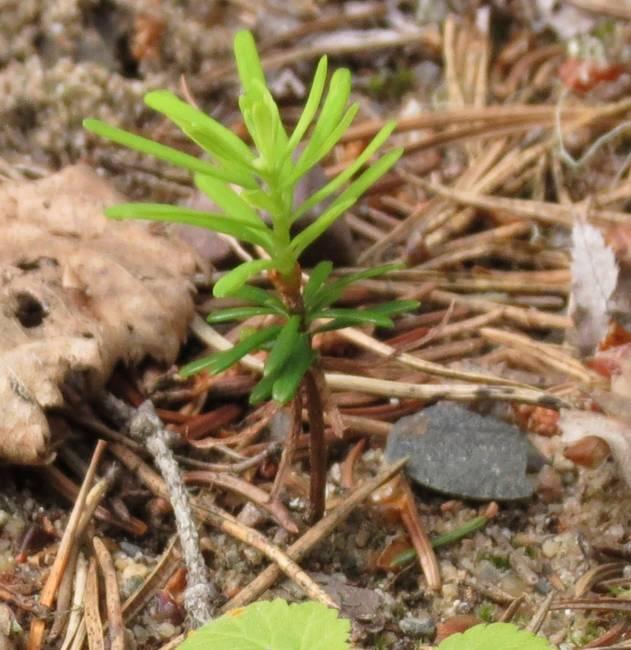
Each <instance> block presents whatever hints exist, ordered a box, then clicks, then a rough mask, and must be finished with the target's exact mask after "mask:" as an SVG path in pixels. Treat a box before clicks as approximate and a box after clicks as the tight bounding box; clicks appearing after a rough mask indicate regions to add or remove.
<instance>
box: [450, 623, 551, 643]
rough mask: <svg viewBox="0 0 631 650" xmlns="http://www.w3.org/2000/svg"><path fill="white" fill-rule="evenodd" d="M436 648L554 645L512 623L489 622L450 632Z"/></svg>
mask: <svg viewBox="0 0 631 650" xmlns="http://www.w3.org/2000/svg"><path fill="white" fill-rule="evenodd" d="M438 650H554V646H552V645H550V644H549V643H548V642H547V641H546V640H545V639H544V638H542V637H540V636H537V635H535V634H533V633H532V632H528V630H521V629H520V628H518V627H517V626H516V625H513V624H512V623H491V624H490V625H486V624H482V625H475V626H474V627H472V628H469V629H468V630H467V631H466V632H463V633H461V634H452V635H451V636H450V637H447V638H446V639H445V640H444V641H443V642H442V643H441V644H440V645H439V646H438Z"/></svg>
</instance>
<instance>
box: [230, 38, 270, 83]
mask: <svg viewBox="0 0 631 650" xmlns="http://www.w3.org/2000/svg"><path fill="white" fill-rule="evenodd" d="M234 57H235V59H236V62H237V70H238V72H239V79H240V80H241V85H242V86H243V88H244V89H245V90H246V91H248V90H249V89H250V88H251V87H252V85H253V84H254V82H255V81H259V82H260V83H262V84H263V85H265V74H264V73H263V67H262V66H261V60H260V59H259V55H258V52H257V51H256V43H255V42H254V37H253V36H252V33H251V32H249V31H247V30H242V31H240V32H237V34H236V35H235V37H234Z"/></svg>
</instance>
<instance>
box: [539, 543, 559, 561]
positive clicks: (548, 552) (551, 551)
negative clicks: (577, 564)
mask: <svg viewBox="0 0 631 650" xmlns="http://www.w3.org/2000/svg"><path fill="white" fill-rule="evenodd" d="M560 547H561V545H560V544H559V542H557V541H555V540H554V539H546V540H545V541H544V542H543V544H542V545H541V552H542V553H543V554H544V555H545V556H546V557H547V558H548V559H549V560H550V559H552V558H553V557H555V556H556V555H557V553H558V552H559V548H560Z"/></svg>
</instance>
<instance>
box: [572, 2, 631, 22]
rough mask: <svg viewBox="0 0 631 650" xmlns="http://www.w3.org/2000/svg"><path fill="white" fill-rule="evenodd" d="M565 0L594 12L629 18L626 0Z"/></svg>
mask: <svg viewBox="0 0 631 650" xmlns="http://www.w3.org/2000/svg"><path fill="white" fill-rule="evenodd" d="M565 2H567V3H568V4H571V5H574V6H575V7H578V8H579V9H585V11H591V12H592V13H595V14H605V15H606V16H613V17H614V18H626V19H627V20H631V5H630V4H629V3H628V2H627V1H626V0H565Z"/></svg>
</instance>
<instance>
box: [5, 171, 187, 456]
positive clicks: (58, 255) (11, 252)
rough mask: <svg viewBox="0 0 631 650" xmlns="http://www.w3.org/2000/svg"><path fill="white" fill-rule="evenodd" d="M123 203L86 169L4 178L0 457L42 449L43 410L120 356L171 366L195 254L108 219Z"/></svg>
mask: <svg viewBox="0 0 631 650" xmlns="http://www.w3.org/2000/svg"><path fill="white" fill-rule="evenodd" d="M122 199H123V197H122V196H120V195H119V194H118V193H117V192H116V191H115V190H114V189H113V188H112V187H111V186H110V185H109V184H108V183H107V182H106V181H104V180H103V179H101V178H99V177H98V176H97V175H96V174H95V173H94V172H93V171H91V170H90V169H89V168H87V167H85V166H73V167H68V168H66V169H64V170H63V171H61V172H59V173H57V174H55V175H53V176H50V177H48V178H44V179H41V180H38V181H25V182H21V183H14V182H11V183H9V182H7V183H5V184H4V185H0V228H1V232H2V235H1V236H0V269H1V275H0V403H1V404H2V407H3V408H2V418H1V419H0V459H1V460H5V461H10V462H14V463H24V464H31V463H40V462H43V461H45V460H46V459H47V458H48V457H49V456H50V431H49V428H48V423H47V420H46V414H45V412H46V411H47V410H48V409H51V408H54V407H58V406H60V405H61V404H62V403H63V397H62V394H61V391H60V386H61V385H62V384H63V383H64V382H65V381H69V380H72V381H73V383H74V384H75V385H77V384H78V385H79V386H80V388H82V389H83V390H85V391H88V392H89V391H91V390H95V389H97V388H99V387H100V386H102V385H103V384H104V382H105V381H106V380H107V378H108V376H109V374H110V372H111V370H112V368H113V367H114V365H115V364H116V363H117V362H118V361H123V362H125V363H135V362H139V361H140V360H141V359H143V358H144V357H146V356H151V357H153V358H154V359H156V360H159V361H165V362H172V361H173V360H174V359H175V356H176V355H177V352H178V348H179V344H180V342H181V341H182V339H183V338H184V337H185V335H186V330H187V325H188V322H189V319H190V318H191V316H192V314H193V300H192V292H193V289H192V282H191V278H192V275H193V273H194V272H195V270H196V264H195V258H194V256H193V254H192V253H191V251H190V249H189V248H188V247H187V246H186V245H185V244H184V243H182V242H181V241H179V240H176V239H171V238H169V237H168V236H167V235H166V234H165V231H164V229H160V228H156V227H155V224H154V225H149V226H148V225H146V224H143V223H136V222H122V223H121V222H113V221H109V220H108V219H106V217H105V216H104V215H103V208H104V207H105V206H108V205H111V204H113V203H117V202H119V201H121V200H122Z"/></svg>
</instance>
